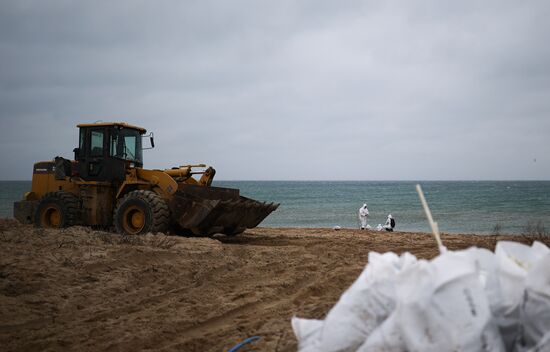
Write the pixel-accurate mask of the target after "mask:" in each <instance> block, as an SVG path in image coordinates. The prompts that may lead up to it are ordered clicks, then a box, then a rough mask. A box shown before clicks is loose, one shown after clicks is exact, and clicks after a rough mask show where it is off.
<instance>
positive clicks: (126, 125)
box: [76, 122, 147, 134]
mask: <svg viewBox="0 0 550 352" xmlns="http://www.w3.org/2000/svg"><path fill="white" fill-rule="evenodd" d="M101 126H107V127H108V126H120V127H124V128H132V129H135V130H138V131H139V132H140V133H142V134H143V133H145V132H147V130H146V129H145V128H143V127H139V126H135V125H130V124H128V123H126V122H95V123H81V124H78V125H76V127H79V128H80V127H101Z"/></svg>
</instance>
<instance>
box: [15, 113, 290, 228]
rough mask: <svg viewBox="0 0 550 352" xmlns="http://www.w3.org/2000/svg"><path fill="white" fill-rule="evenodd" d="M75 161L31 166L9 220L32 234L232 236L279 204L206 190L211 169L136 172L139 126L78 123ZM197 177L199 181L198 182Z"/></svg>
mask: <svg viewBox="0 0 550 352" xmlns="http://www.w3.org/2000/svg"><path fill="white" fill-rule="evenodd" d="M77 127H78V128H79V129H80V134H79V141H80V142H79V146H78V148H75V149H74V155H75V160H74V161H71V160H67V159H64V158H61V157H56V158H55V160H54V161H47V162H38V163H36V164H34V169H33V175H32V189H31V191H30V192H27V193H25V195H24V199H23V200H22V201H19V202H15V203H14V217H15V218H16V219H17V220H19V221H20V222H22V223H34V224H35V225H36V226H39V227H53V228H63V227H68V226H72V225H86V226H97V227H100V228H110V227H113V226H114V227H115V228H116V230H117V232H120V233H126V234H132V235H139V234H144V233H147V232H171V233H176V234H183V235H199V236H209V235H212V234H215V233H223V234H226V235H236V234H239V233H241V232H243V231H244V230H245V229H247V228H253V227H256V226H257V225H258V224H259V223H260V222H261V221H262V220H263V219H264V218H265V217H267V216H268V215H269V214H270V213H271V212H272V211H274V210H275V209H277V207H278V206H279V204H274V203H263V202H259V201H256V200H252V199H248V198H245V197H242V196H240V195H239V190H238V189H232V188H221V187H213V186H211V184H212V180H213V178H214V175H215V173H216V172H215V170H214V169H213V168H212V167H206V165H203V164H201V165H186V166H179V167H174V168H171V169H166V170H147V169H144V168H143V152H142V151H143V149H147V148H143V147H142V138H144V137H150V143H151V147H154V139H153V135H152V133H150V134H149V135H146V130H145V129H144V128H142V127H138V126H132V125H129V124H127V123H124V122H110V123H92V124H80V125H78V126H77ZM198 176H200V177H198Z"/></svg>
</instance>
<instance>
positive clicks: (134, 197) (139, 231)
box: [114, 190, 170, 235]
mask: <svg viewBox="0 0 550 352" xmlns="http://www.w3.org/2000/svg"><path fill="white" fill-rule="evenodd" d="M114 223H115V227H116V230H117V232H118V233H123V234H128V235H143V234H146V233H148V232H153V233H155V232H166V230H167V229H168V226H169V224H170V210H169V209H168V205H167V204H166V201H165V200H164V199H162V198H161V197H160V196H159V195H158V194H156V193H155V192H153V191H146V190H138V191H132V192H130V193H128V194H127V195H125V196H124V198H122V199H121V200H120V201H119V202H118V204H117V207H116V209H115V214H114Z"/></svg>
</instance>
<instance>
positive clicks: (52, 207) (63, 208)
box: [34, 191, 79, 229]
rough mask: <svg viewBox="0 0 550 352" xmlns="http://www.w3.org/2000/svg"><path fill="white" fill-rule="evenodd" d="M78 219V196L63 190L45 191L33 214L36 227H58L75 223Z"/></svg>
mask: <svg viewBox="0 0 550 352" xmlns="http://www.w3.org/2000/svg"><path fill="white" fill-rule="evenodd" d="M78 220H79V219H78V198H77V196H75V195H74V194H72V193H69V192H65V191H57V192H50V193H46V194H45V195H44V197H43V198H42V199H41V200H40V202H39V203H38V207H37V208H36V212H35V214H34V224H35V226H37V227H45V228H58V229H59V228H64V227H69V226H73V225H76V224H77V223H78Z"/></svg>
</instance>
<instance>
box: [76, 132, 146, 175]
mask: <svg viewBox="0 0 550 352" xmlns="http://www.w3.org/2000/svg"><path fill="white" fill-rule="evenodd" d="M77 127H79V128H80V134H79V145H78V148H75V150H74V152H75V160H76V161H77V162H78V174H79V176H80V177H81V178H82V179H83V180H86V181H100V182H102V181H103V182H122V181H124V178H125V176H126V169H127V168H129V167H142V166H143V154H142V142H141V140H142V138H141V137H142V135H143V134H144V133H145V132H146V131H145V129H143V128H141V127H137V126H131V125H128V124H126V123H94V124H81V125H78V126H77Z"/></svg>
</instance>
